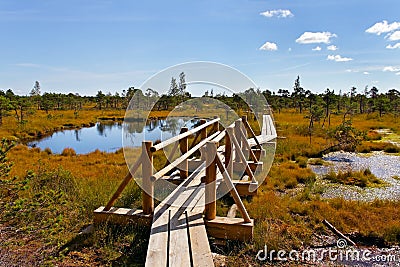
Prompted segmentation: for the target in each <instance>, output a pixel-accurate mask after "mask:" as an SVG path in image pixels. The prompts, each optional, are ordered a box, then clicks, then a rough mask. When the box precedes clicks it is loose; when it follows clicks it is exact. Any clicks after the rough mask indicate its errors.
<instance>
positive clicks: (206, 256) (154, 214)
mask: <svg viewBox="0 0 400 267" xmlns="http://www.w3.org/2000/svg"><path fill="white" fill-rule="evenodd" d="M211 126H212V127H213V132H214V133H213V134H210V135H209V136H207V130H206V129H207V127H211ZM245 126H246V127H247V131H246V128H245ZM195 132H198V134H197V135H196V138H195V140H194V141H193V144H192V146H191V147H189V145H188V142H187V138H188V136H189V135H191V134H194V133H195ZM246 132H250V137H247V135H246ZM199 136H200V137H201V140H200V141H199V142H198V143H196V139H197V137H199ZM223 138H225V141H224V143H225V144H224V145H223V146H218V144H219V142H221V140H222V139H223ZM274 138H276V130H275V127H274V125H273V121H272V118H271V116H269V115H264V116H263V125H262V128H261V135H259V136H255V135H254V132H253V131H252V130H251V128H250V129H249V125H248V123H247V120H246V118H245V117H243V118H242V119H241V120H238V121H236V122H235V126H233V125H232V126H229V127H227V128H226V129H224V130H223V131H220V130H219V127H218V119H215V120H213V121H210V122H207V123H206V122H205V121H203V122H202V125H201V126H200V127H198V128H197V129H196V128H195V129H193V130H191V131H188V130H187V129H186V130H183V131H181V134H180V135H179V136H176V137H173V138H171V139H169V140H166V141H164V142H163V143H160V144H158V145H156V146H152V145H151V143H149V142H147V143H145V142H144V143H143V150H142V155H141V157H140V159H139V160H138V162H137V163H136V164H134V165H133V167H132V169H131V171H130V173H131V174H128V175H127V177H125V179H124V181H123V182H122V183H121V185H120V187H119V188H118V190H117V191H116V192H115V194H114V195H113V197H112V198H111V200H110V201H109V203H108V204H107V206H106V207H104V208H103V207H100V208H99V209H97V210H96V211H95V221H97V222H99V221H104V220H106V219H107V218H108V219H109V220H113V221H115V222H121V221H123V222H127V221H131V222H132V221H136V222H141V223H147V224H150V223H151V232H150V239H149V245H148V250H147V257H146V266H149V267H150V266H167V267H168V266H214V263H213V258H212V254H211V249H210V245H209V242H208V236H213V237H215V238H223V239H236V240H249V239H251V238H252V234H253V225H254V222H253V220H252V219H250V217H249V215H248V213H247V211H246V209H245V207H244V205H243V203H242V201H241V199H240V194H244V195H247V194H251V193H249V192H250V189H249V186H250V185H253V186H254V185H256V187H257V182H256V181H255V178H254V173H253V172H254V170H255V168H256V167H257V166H260V164H261V166H262V162H258V160H259V159H260V155H261V153H262V152H263V148H262V146H261V145H262V144H265V143H268V142H271V141H272V140H273V139H274ZM174 142H176V144H179V149H180V150H181V156H180V157H179V158H177V159H176V160H174V161H173V162H171V163H170V164H169V165H168V166H166V167H164V168H163V169H162V170H160V171H158V172H157V173H155V174H153V173H152V152H155V151H157V150H160V149H163V148H164V147H165V146H167V145H170V144H173V143H174ZM177 147H178V145H175V147H174V149H177ZM174 149H173V150H174ZM198 150H200V151H201V154H202V157H201V158H200V159H189V157H190V156H192V155H193V153H194V152H195V151H198ZM193 163H196V164H195V165H193ZM139 165H142V172H143V184H144V187H146V191H143V211H138V210H129V209H123V211H122V209H121V210H119V209H118V208H113V207H112V205H113V203H114V202H115V200H116V199H117V198H118V197H119V195H120V194H121V192H122V190H123V189H124V187H125V186H126V184H127V183H128V182H129V181H130V180H131V179H132V175H133V174H134V173H135V172H136V170H137V169H138V168H139ZM178 166H179V169H180V177H181V181H182V182H181V183H180V184H179V185H178V186H177V187H176V188H175V190H174V191H173V192H172V193H171V194H170V195H168V196H167V198H165V199H164V200H163V201H162V202H161V203H160V204H159V205H158V206H157V207H156V208H154V206H153V205H154V204H153V203H154V202H153V198H152V196H151V194H149V192H152V190H154V189H153V187H152V186H153V183H154V181H156V180H158V179H164V177H167V176H166V174H167V173H169V172H171V171H172V170H174V169H176V168H177V167H178ZM189 166H195V167H194V170H191V171H189V169H190V168H189ZM237 169H240V170H241V171H242V173H244V174H245V175H246V176H248V177H249V182H247V183H239V184H241V186H243V185H245V187H244V190H243V188H242V187H238V183H237V182H236V183H235V182H234V181H232V174H233V172H237ZM219 188H225V190H228V191H229V192H230V194H231V196H232V197H233V199H234V201H235V203H236V204H237V206H238V209H239V211H240V212H241V215H242V218H226V217H217V216H216V194H217V193H216V192H217V190H218V189H219ZM238 192H240V194H239V193H238ZM128 217H129V219H127V218H128ZM121 218H122V219H121Z"/></svg>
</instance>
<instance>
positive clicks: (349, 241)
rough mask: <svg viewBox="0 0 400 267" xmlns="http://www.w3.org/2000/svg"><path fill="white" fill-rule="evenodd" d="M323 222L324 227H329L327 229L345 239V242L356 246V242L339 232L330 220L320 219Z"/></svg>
mask: <svg viewBox="0 0 400 267" xmlns="http://www.w3.org/2000/svg"><path fill="white" fill-rule="evenodd" d="M322 223H323V224H325V225H326V227H328V228H329V230H331V231H332V232H333V233H334V234H335V235H337V236H338V237H340V238H342V239H344V240H346V242H347V244H351V245H352V246H355V247H356V246H357V244H356V243H355V242H354V241H353V240H351V239H350V238H348V237H347V236H345V235H344V234H343V233H342V232H340V231H339V230H338V229H336V228H335V227H334V226H333V225H332V224H330V222H328V221H327V220H325V219H324V220H323V221H322Z"/></svg>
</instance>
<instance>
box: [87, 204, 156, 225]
mask: <svg viewBox="0 0 400 267" xmlns="http://www.w3.org/2000/svg"><path fill="white" fill-rule="evenodd" d="M152 220H153V217H152V216H151V215H147V214H144V213H143V211H142V210H138V209H125V208H115V207H114V208H111V209H110V210H108V211H107V210H105V207H99V208H97V209H96V210H95V211H94V214H93V222H94V223H95V224H97V223H103V222H109V223H114V224H120V225H128V224H133V225H143V226H149V227H150V226H151V221H152Z"/></svg>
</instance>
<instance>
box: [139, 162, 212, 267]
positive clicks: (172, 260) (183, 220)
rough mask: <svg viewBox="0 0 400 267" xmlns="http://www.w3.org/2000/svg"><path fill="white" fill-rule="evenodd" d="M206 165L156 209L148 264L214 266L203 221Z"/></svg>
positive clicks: (202, 165)
mask: <svg viewBox="0 0 400 267" xmlns="http://www.w3.org/2000/svg"><path fill="white" fill-rule="evenodd" d="M204 175H205V164H204V163H203V164H201V165H200V166H199V167H198V168H197V169H196V170H195V171H194V172H193V173H192V174H191V175H190V176H189V177H188V178H187V179H186V180H185V181H184V182H183V183H182V184H181V185H179V186H178V187H177V188H176V189H175V190H174V191H173V192H172V193H171V194H170V195H169V196H168V197H167V198H166V199H165V200H164V201H162V202H161V203H160V204H159V205H158V206H157V208H156V209H155V211H154V216H153V223H152V227H151V233H150V241H149V246H148V250H147V257H146V266H213V260H212V254H211V250H210V246H209V243H208V237H207V232H206V228H205V225H204V220H203V210H204V207H205V203H204V191H205V187H204V183H203V184H202V183H201V177H202V176H204Z"/></svg>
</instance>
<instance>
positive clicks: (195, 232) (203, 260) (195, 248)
mask: <svg viewBox="0 0 400 267" xmlns="http://www.w3.org/2000/svg"><path fill="white" fill-rule="evenodd" d="M188 217H189V225H188V226H189V232H190V240H191V242H190V243H191V248H192V257H193V266H196V267H197V266H198V267H209V266H214V262H213V257H212V253H211V249H210V244H209V243H208V237H207V230H206V226H205V223H204V220H203V216H202V213H199V212H195V213H192V212H188ZM181 266H183V265H181Z"/></svg>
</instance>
